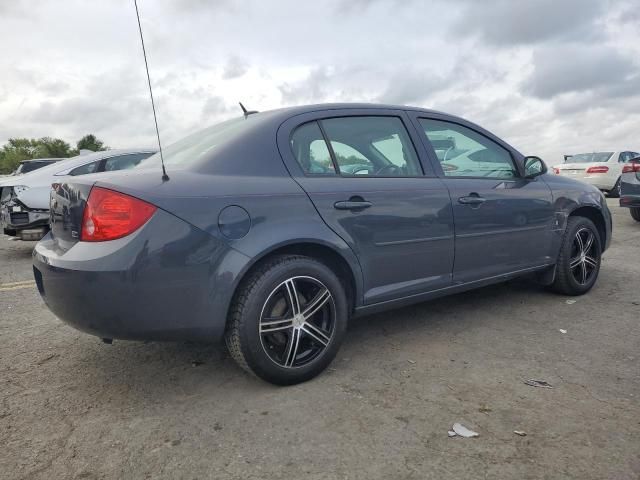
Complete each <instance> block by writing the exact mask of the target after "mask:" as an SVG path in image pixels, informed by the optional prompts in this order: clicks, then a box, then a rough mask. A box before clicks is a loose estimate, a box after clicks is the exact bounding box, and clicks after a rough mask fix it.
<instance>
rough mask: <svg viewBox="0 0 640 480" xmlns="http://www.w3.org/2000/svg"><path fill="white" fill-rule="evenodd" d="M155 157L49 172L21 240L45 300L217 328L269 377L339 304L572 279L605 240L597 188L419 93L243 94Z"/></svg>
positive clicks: (387, 305) (596, 266)
mask: <svg viewBox="0 0 640 480" xmlns="http://www.w3.org/2000/svg"><path fill="white" fill-rule="evenodd" d="M442 139H446V142H443V141H442ZM453 147H455V152H452V151H450V150H451V149H452V148H453ZM446 151H449V153H448V154H447V153H445V152H446ZM452 153H455V158H458V159H459V162H458V163H457V164H456V163H454V164H455V165H456V166H457V167H458V168H457V169H455V168H451V167H450V166H447V165H450V164H451V163H450V162H447V160H451V158H453V157H451V154H452ZM164 163H165V166H166V171H167V174H168V178H166V177H164V176H163V175H162V168H161V159H160V156H159V155H154V156H152V157H150V158H148V159H147V160H145V161H143V162H141V164H140V165H138V166H137V167H136V168H134V169H132V170H126V171H120V172H112V173H105V174H100V175H86V176H81V177H73V178H68V179H66V180H65V181H64V182H61V183H60V184H58V185H56V186H55V187H54V189H53V190H52V191H51V197H50V205H51V231H50V233H49V234H47V235H46V236H45V237H44V238H43V239H42V240H41V241H40V242H39V243H38V244H37V246H36V248H35V250H34V253H33V266H34V275H35V279H36V284H37V286H38V289H39V291H40V293H41V295H42V297H43V299H44V301H45V303H46V304H47V306H48V307H49V308H50V309H51V310H52V311H53V312H54V314H56V315H57V316H58V317H59V318H61V319H62V320H63V321H65V322H67V323H68V324H70V325H72V326H73V327H75V328H77V329H79V330H82V331H84V332H87V333H89V334H92V335H95V336H98V337H102V338H104V339H109V340H110V339H114V338H116V339H132V340H193V341H205V342H215V341H220V340H222V339H224V340H225V341H226V344H227V347H228V349H229V351H230V352H231V354H232V356H233V357H234V359H235V360H236V361H237V362H238V364H239V365H240V366H241V367H242V368H244V369H245V370H247V371H249V372H251V373H253V374H255V375H257V376H258V377H260V378H262V379H264V380H267V381H269V382H273V383H275V384H293V383H298V382H303V381H305V380H308V379H310V378H312V377H314V376H315V375H318V374H319V373H320V372H321V371H322V370H323V369H324V368H326V367H327V365H329V363H330V362H331V361H332V360H333V358H334V357H335V355H336V353H337V351H338V349H339V347H340V344H341V342H342V340H343V339H344V337H345V333H346V327H347V322H348V320H349V318H351V317H353V316H356V315H364V314H368V313H373V312H379V311H383V310H388V309H391V308H396V307H399V306H404V305H409V304H412V303H416V302H421V301H425V300H429V299H432V298H435V297H438V296H442V295H448V294H452V293H457V292H461V291H465V290H469V289H472V288H477V287H480V286H484V285H489V284H492V283H496V282H501V281H505V280H507V279H510V278H514V277H517V276H521V275H535V276H536V277H537V278H538V280H539V281H540V282H541V283H543V284H545V285H548V286H549V287H550V288H552V289H553V290H555V291H557V292H561V293H563V294H565V295H582V294H584V293H586V292H588V291H589V290H590V289H591V288H592V287H593V285H594V284H595V282H596V280H597V278H598V273H599V270H600V262H601V255H602V252H603V251H604V250H606V248H607V247H608V245H609V243H610V241H611V215H610V213H609V210H608V208H607V205H606V202H605V199H604V196H603V195H602V193H601V192H600V191H599V190H598V189H596V188H595V187H592V186H590V185H587V184H584V183H582V182H578V181H574V180H572V179H570V178H565V177H562V176H558V175H549V174H547V169H546V166H545V164H544V162H543V161H542V160H541V159H540V158H537V157H525V156H523V155H522V154H521V153H519V152H518V151H517V150H515V149H514V148H513V147H511V146H510V145H508V144H507V143H506V142H504V141H503V140H501V139H499V138H497V137H496V136H495V135H493V134H491V133H490V132H488V131H487V130H485V129H483V128H481V127H479V126H478V125H475V124H473V123H471V122H468V121H466V120H464V119H462V118H459V117H454V116H451V115H446V114H443V113H439V112H434V111H430V110H424V109H419V108H409V107H396V106H387V105H366V104H365V105H363V104H353V105H352V104H335V105H315V106H304V107H292V108H286V109H280V110H274V111H270V112H264V113H255V114H247V115H245V116H243V117H240V118H236V119H233V120H230V121H228V122H225V123H222V124H219V125H215V126H213V127H210V128H208V129H206V130H203V131H202V132H199V133H197V134H194V135H192V136H190V137H188V138H186V139H184V140H182V141H180V142H178V143H176V144H174V145H172V146H170V147H168V148H166V149H165V150H164Z"/></svg>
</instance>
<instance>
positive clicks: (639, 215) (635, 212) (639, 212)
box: [629, 207, 640, 222]
mask: <svg viewBox="0 0 640 480" xmlns="http://www.w3.org/2000/svg"><path fill="white" fill-rule="evenodd" d="M629 212H630V213H631V218H633V219H634V220H635V221H636V222H640V207H632V208H630V209H629Z"/></svg>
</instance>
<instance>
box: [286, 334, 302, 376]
mask: <svg viewBox="0 0 640 480" xmlns="http://www.w3.org/2000/svg"><path fill="white" fill-rule="evenodd" d="M299 344H300V329H298V328H294V329H293V330H292V331H291V335H289V341H288V342H287V347H286V349H285V352H286V354H285V357H284V366H285V367H293V363H294V362H295V361H296V355H297V354H298V345H299Z"/></svg>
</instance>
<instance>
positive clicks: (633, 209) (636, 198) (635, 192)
mask: <svg viewBox="0 0 640 480" xmlns="http://www.w3.org/2000/svg"><path fill="white" fill-rule="evenodd" d="M620 206H621V207H626V208H628V209H629V212H630V213H631V216H632V217H633V219H634V220H636V221H638V222H640V157H636V158H633V159H631V160H630V161H629V163H627V164H626V165H625V166H624V169H623V170H622V177H621V178H620Z"/></svg>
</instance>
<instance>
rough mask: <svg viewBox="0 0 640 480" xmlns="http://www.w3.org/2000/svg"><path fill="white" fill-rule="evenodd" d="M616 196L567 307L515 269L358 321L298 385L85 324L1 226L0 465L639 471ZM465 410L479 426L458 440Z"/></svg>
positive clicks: (630, 264)
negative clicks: (602, 247)
mask: <svg viewBox="0 0 640 480" xmlns="http://www.w3.org/2000/svg"><path fill="white" fill-rule="evenodd" d="M609 205H610V207H611V209H612V212H613V214H614V238H613V243H612V246H611V249H610V250H609V251H608V252H607V253H606V254H605V257H604V260H603V265H602V270H601V273H600V279H599V281H598V283H597V284H596V287H595V288H594V289H593V290H592V292H591V293H589V294H588V295H586V296H583V297H577V298H575V300H576V302H575V303H574V304H567V303H566V300H567V297H563V296H559V295H556V294H552V293H549V292H546V291H545V290H543V289H540V288H539V287H537V286H536V285H534V284H532V283H530V282H528V281H520V280H519V281H513V282H510V283H507V284H502V285H496V286H492V287H487V288H483V289H481V290H476V291H473V292H469V293H464V294H460V295H456V296H453V297H448V298H443V299H440V300H436V301H432V302H429V303H423V304H420V305H417V306H413V307H408V308H404V309H400V310H395V311H391V312H386V313H383V314H379V315H375V316H370V317H366V318H361V319H357V320H354V321H352V323H351V325H350V327H349V332H348V336H347V339H346V342H345V344H344V345H343V347H342V349H341V351H340V353H339V354H338V357H337V359H336V361H335V362H334V363H333V364H332V365H331V366H330V368H329V370H327V371H326V372H325V373H324V374H323V375H321V376H320V377H318V378H317V379H315V380H313V381H311V382H308V383H306V384H302V385H298V386H294V387H287V388H278V387H274V386H271V385H268V384H266V383H263V382H261V381H259V380H257V379H255V378H252V377H250V376H248V375H246V374H244V373H243V372H242V371H241V370H240V369H239V368H238V367H236V365H235V364H234V363H233V361H232V360H231V359H230V358H229V357H228V355H227V354H226V353H225V351H224V350H223V349H222V348H221V347H218V346H207V345H193V344H171V343H142V342H123V341H114V344H113V345H104V344H102V343H101V342H100V341H99V340H98V339H97V338H94V337H91V336H88V335H85V334H82V333H79V332H77V331H75V330H73V329H72V328H70V327H68V326H66V325H64V324H63V323H61V322H60V321H58V320H57V319H56V318H55V317H54V316H53V315H52V314H51V313H50V312H49V311H48V310H47V309H46V308H45V306H44V304H43V303H42V301H41V299H40V297H39V295H38V293H37V291H36V289H35V287H34V286H33V285H32V284H30V283H28V281H30V280H32V274H31V262H30V257H31V249H32V247H33V243H27V242H14V241H9V240H8V238H7V237H0V284H3V285H6V284H13V285H12V286H11V288H9V287H5V288H1V285H0V382H1V383H0V396H1V402H0V445H2V448H0V472H2V474H0V476H1V477H2V478H6V479H51V478H83V479H94V478H95V479H102V478H104V479H112V478H113V479H119V478H154V479H156V478H185V479H195V478H216V479H223V478H238V479H247V478H261V479H263V478H270V479H271V478H274V479H277V478H287V479H291V478H307V479H320V478H322V479H326V478H329V479H333V478H335V479H345V478H354V479H373V478H385V479H386V478H394V479H405V478H406V479H411V478H416V479H418V478H419V479H425V478H434V479H442V478H456V477H457V478H491V479H513V478H518V479H540V478H543V479H554V480H556V479H562V478H579V479H602V478H607V479H637V478H639V477H640V365H639V359H640V348H639V347H640V290H639V289H638V286H639V285H640V223H637V222H635V221H633V220H632V219H631V217H630V215H629V213H628V211H626V210H624V209H620V208H619V207H617V200H613V199H610V200H609ZM19 282H26V283H19ZM16 287H19V288H16ZM560 329H564V330H567V333H564V334H563V333H561V332H560V331H559V330H560ZM526 379H537V380H544V381H547V382H549V383H550V384H551V385H553V387H554V388H553V389H547V388H534V387H530V386H527V385H525V384H524V383H523V380H526ZM455 422H460V423H462V424H463V425H465V426H467V427H469V428H471V429H473V430H475V431H476V432H478V433H479V434H480V437H478V438H473V439H464V438H460V437H454V438H448V436H447V430H449V429H450V428H451V426H452V425H453V423H455ZM514 430H522V431H525V432H526V434H527V435H526V436H523V437H521V436H518V435H516V434H514V433H513V432H514Z"/></svg>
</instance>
